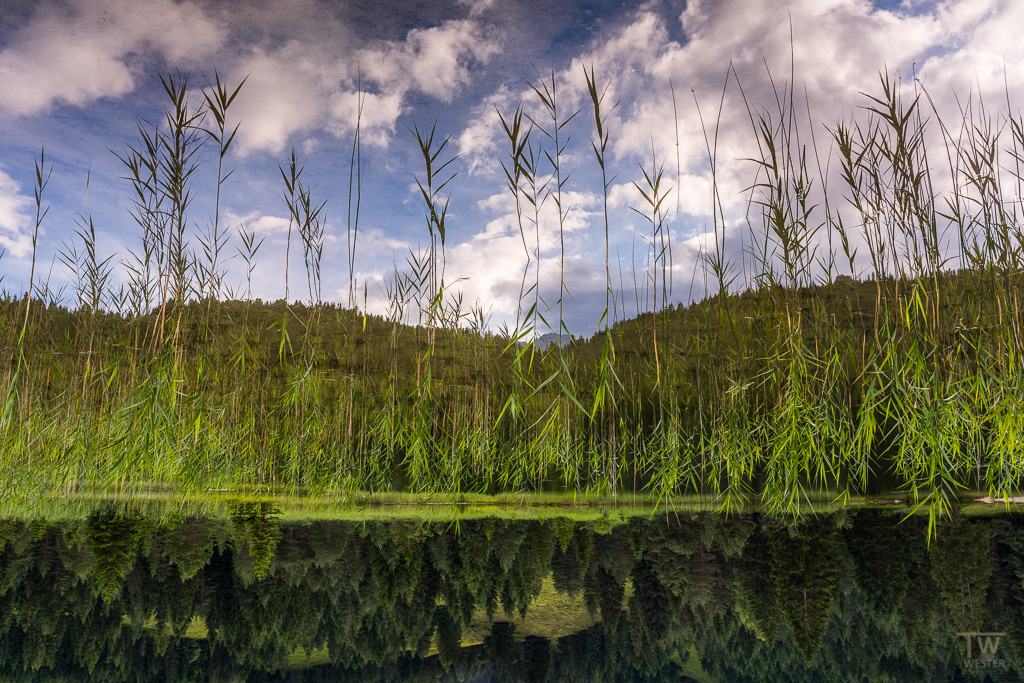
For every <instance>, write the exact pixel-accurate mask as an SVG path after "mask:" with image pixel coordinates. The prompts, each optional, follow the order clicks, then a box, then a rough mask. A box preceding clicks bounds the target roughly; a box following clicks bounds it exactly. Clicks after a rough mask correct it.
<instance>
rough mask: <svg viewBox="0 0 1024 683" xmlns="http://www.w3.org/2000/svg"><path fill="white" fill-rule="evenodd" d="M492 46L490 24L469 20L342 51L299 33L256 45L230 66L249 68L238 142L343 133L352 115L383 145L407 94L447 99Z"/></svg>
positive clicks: (255, 144)
mask: <svg viewBox="0 0 1024 683" xmlns="http://www.w3.org/2000/svg"><path fill="white" fill-rule="evenodd" d="M350 47H351V46H350ZM498 50H499V47H498V43H497V41H496V39H495V36H494V33H493V31H492V30H491V29H489V28H488V27H487V26H485V25H483V24H481V23H479V22H477V21H474V20H455V21H447V22H444V23H443V24H441V25H440V26H434V27H430V28H422V29H413V30H411V31H409V32H408V33H407V34H406V36H405V37H404V38H403V39H402V40H390V41H388V40H380V41H376V42H374V43H372V44H370V45H367V46H364V47H361V48H358V49H355V48H351V49H350V50H349V51H348V52H347V53H346V51H345V50H344V49H343V50H341V51H340V52H339V50H338V46H337V45H334V44H332V45H330V46H325V45H324V44H321V43H317V42H309V41H298V40H295V41H290V42H288V43H286V44H284V45H281V46H275V47H272V48H262V47H257V48H254V49H253V50H252V51H251V53H250V54H249V55H247V56H246V57H245V58H244V59H242V60H241V63H240V64H239V66H238V67H237V69H236V71H237V75H238V76H239V77H240V76H242V75H248V81H246V86H245V88H244V89H243V91H242V93H241V94H240V95H239V97H238V101H237V105H236V107H235V110H236V113H238V114H239V115H240V116H241V117H242V120H244V122H245V125H244V126H243V127H242V129H241V130H240V132H239V143H240V149H241V151H242V152H243V153H250V152H253V151H269V152H271V153H278V152H280V151H281V150H282V149H284V147H285V146H286V145H287V142H288V140H289V139H291V138H292V137H293V136H295V135H298V134H307V133H310V132H314V131H318V130H326V131H327V132H329V133H330V134H332V135H334V136H336V137H347V136H349V135H351V134H352V133H353V131H354V130H355V126H356V122H357V120H358V121H359V124H360V134H361V136H362V137H361V139H362V141H363V143H364V144H370V145H377V146H381V147H383V146H386V145H387V144H388V142H389V141H390V139H391V136H392V134H393V133H394V130H395V124H396V122H397V121H398V118H399V117H400V116H401V115H402V114H403V113H404V112H405V110H406V107H407V100H408V96H409V94H410V93H422V94H425V95H429V96H431V97H434V98H437V99H438V100H440V101H442V102H449V101H451V98H452V97H453V96H454V94H455V93H456V92H457V91H458V90H459V89H460V88H462V87H464V86H465V85H467V84H468V83H469V82H470V80H471V66H472V65H473V64H475V63H478V62H479V63H483V62H486V61H487V60H488V59H490V58H491V57H492V56H494V55H495V54H496V53H497V52H498ZM360 91H361V97H362V109H361V111H360V106H359V104H360Z"/></svg>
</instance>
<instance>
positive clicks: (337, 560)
mask: <svg viewBox="0 0 1024 683" xmlns="http://www.w3.org/2000/svg"><path fill="white" fill-rule="evenodd" d="M547 577H550V579H551V584H552V585H553V586H554V589H555V590H556V591H558V592H559V593H564V594H568V595H573V596H580V597H581V598H582V600H583V602H584V603H585V605H586V607H587V609H588V610H589V611H590V613H591V614H592V616H593V617H594V618H596V619H599V622H598V623H597V625H595V626H593V627H591V628H587V629H584V630H582V631H579V632H576V633H570V634H567V635H564V636H562V637H558V638H551V639H548V638H541V637H536V636H527V637H526V638H525V639H523V638H520V637H519V634H517V632H516V627H515V626H514V625H513V624H511V623H508V622H507V621H506V619H507V617H508V616H513V615H518V616H520V617H522V616H525V615H527V614H528V613H529V612H530V610H531V607H535V604H534V603H535V600H536V598H537V597H538V595H540V593H541V588H542V584H543V581H544V580H545V579H546V578H547ZM0 601H2V606H0V676H2V677H4V678H5V679H12V680H54V679H62V678H67V679H69V680H84V679H89V680H106V681H150V680H158V679H159V680H170V681H173V680H197V681H199V680H204V681H205V680H267V681H270V680H303V681H309V680H325V681H326V680H332V681H333V680H342V681H344V680H352V681H404V680H436V679H442V680H498V681H505V680H531V681H563V680H565V681H600V680H608V681H611V680H683V677H682V676H683V674H682V667H681V663H682V662H684V661H686V659H687V652H688V651H689V650H690V649H691V648H695V650H696V652H697V654H698V656H699V657H700V660H701V663H702V666H703V668H704V670H705V671H706V672H707V673H708V674H709V675H710V676H711V677H712V678H714V679H715V680H719V681H783V680H785V681H865V680H869V681H894V682H896V681H898V682H901V683H902V682H904V681H932V680H960V679H964V680H977V681H984V680H989V681H1002V680H1007V681H1009V680H1019V678H1020V674H1019V673H1018V669H1017V668H1016V665H1015V662H1021V661H1024V660H1022V659H1021V656H1022V654H1024V652H1022V651H1021V649H1022V647H1024V613H1022V611H1024V518H1021V517H1009V516H1007V517H998V518H993V519H965V520H963V521H961V522H958V523H955V524H950V525H948V526H946V527H944V528H942V529H941V530H940V533H939V537H938V540H937V541H934V542H933V543H932V544H931V546H930V547H929V546H928V544H927V543H926V529H925V528H924V525H923V524H921V523H919V522H918V520H916V519H915V518H910V519H908V520H906V521H905V522H902V523H900V517H898V516H893V515H891V514H887V513H884V512H877V511H871V510H859V511H847V512H843V513H836V514H831V515H825V516H818V517H807V518H802V519H798V520H792V519H772V518H766V517H759V516H745V517H732V518H726V517H722V516H719V515H715V514H702V515H697V516H693V517H676V516H670V517H665V516H661V517H656V518H633V519H630V520H629V521H628V522H624V523H621V524H618V525H614V526H613V525H609V524H607V523H604V524H602V523H584V522H572V521H570V520H568V519H555V520H547V521H507V520H500V519H474V520H463V521H461V522H460V523H459V525H458V531H457V532H456V531H455V530H454V529H451V528H450V527H449V526H448V525H443V524H432V523H419V522H410V521H390V522H389V521H370V522H363V523H346V522H317V523H306V524H280V523H279V522H278V521H277V518H276V511H274V510H272V509H271V508H270V507H268V506H266V505H261V504H246V505H239V506H238V507H237V508H236V509H235V510H234V512H233V514H232V515H231V517H230V518H228V519H209V518H202V517H185V518H181V519H176V520H173V521H172V522H167V521H162V522H157V521H153V520H151V519H147V518H145V517H143V516H140V515H137V514H132V513H130V512H128V511H125V510H112V509H106V510H102V511H98V512H96V513H94V514H93V515H92V516H90V517H89V518H88V519H85V520H82V521H76V522H66V521H65V522H61V523H59V524H58V523H52V524H51V523H45V522H39V521H36V522H24V521H5V522H0ZM478 611H483V612H485V613H486V614H487V616H488V617H489V618H490V619H491V620H492V622H493V623H492V625H491V631H490V635H489V636H487V637H486V638H485V640H484V642H483V643H482V644H479V645H473V646H466V647H463V646H462V642H461V641H462V636H463V633H464V630H465V629H466V628H467V626H468V625H469V623H470V621H471V619H472V618H473V615H474V613H475V612H478ZM506 615H507V616H506ZM195 617H199V618H201V619H202V620H204V621H205V624H206V626H207V631H208V637H206V638H196V637H189V635H190V634H189V631H188V629H189V625H190V623H191V622H192V620H193V618H195ZM964 632H1000V633H1006V634H1007V635H1006V636H1004V637H1002V638H1001V640H1000V643H999V648H998V652H997V653H996V654H995V656H994V657H993V656H990V655H985V656H986V657H988V659H989V660H992V661H988V660H986V661H985V662H983V665H984V666H985V667H986V668H985V669H984V670H983V671H981V672H971V671H967V670H966V669H965V657H966V643H965V640H964V638H963V637H959V636H957V634H958V633H964ZM192 635H194V634H192ZM432 646H433V647H432ZM300 648H301V649H302V650H304V651H306V652H311V651H326V653H327V656H328V658H329V661H330V663H329V664H324V665H320V666H314V667H309V668H305V669H289V668H288V666H289V658H290V657H292V655H293V654H294V653H295V652H296V651H297V650H299V649H300ZM974 656H975V657H977V656H978V655H977V654H975V655H974ZM1000 662H1002V663H1003V664H1005V668H1002V667H1001V666H999V664H1000ZM967 664H970V662H967Z"/></svg>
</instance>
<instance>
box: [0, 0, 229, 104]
mask: <svg viewBox="0 0 1024 683" xmlns="http://www.w3.org/2000/svg"><path fill="white" fill-rule="evenodd" d="M222 40H223V31H222V30H221V29H220V28H219V27H218V25H217V24H216V23H215V22H214V21H212V20H211V19H210V17H208V16H207V15H206V14H205V13H204V12H203V10H202V9H201V8H200V7H199V6H198V5H197V4H195V3H193V2H190V1H187V0H186V1H185V2H175V1H174V0H153V1H143V0H131V1H129V2H125V1H123V0H82V2H75V3H70V4H57V3H54V2H45V3H42V4H40V5H39V6H38V8H37V9H36V11H35V14H34V15H33V16H32V18H31V19H30V20H29V22H28V24H27V25H25V26H24V27H23V28H21V29H20V30H19V31H17V32H16V33H15V34H14V35H13V36H12V37H11V40H10V42H9V43H8V44H7V46H6V47H5V48H4V49H3V50H0V109H3V110H5V111H7V112H8V113H10V114H14V115H17V116H28V115H33V114H38V113H40V112H45V111H47V110H48V109H49V108H50V107H51V106H52V105H53V104H54V103H57V102H63V103H67V104H71V105H75V106H83V105H86V104H89V103H90V102H93V101H95V100H97V99H99V98H101V97H117V96H121V95H124V94H125V93H128V92H131V91H132V90H133V89H134V87H135V80H136V77H137V75H138V73H137V72H138V69H137V68H136V66H135V64H136V60H137V55H138V53H140V52H142V51H145V50H153V51H156V52H159V53H160V54H162V55H163V56H164V57H165V58H166V59H167V60H168V62H171V63H175V64H179V65H182V66H184V67H186V68H187V67H188V66H189V65H195V64H197V63H198V62H199V60H202V59H205V58H207V57H208V56H209V55H211V54H212V53H213V51H214V50H215V49H216V48H217V47H218V46H219V45H220V44H221V41H222Z"/></svg>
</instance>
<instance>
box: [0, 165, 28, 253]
mask: <svg viewBox="0 0 1024 683" xmlns="http://www.w3.org/2000/svg"><path fill="white" fill-rule="evenodd" d="M32 204H33V200H32V198H31V197H26V196H25V195H23V194H21V188H20V187H19V185H18V183H17V182H15V180H14V179H13V178H11V177H10V176H9V175H7V174H6V173H4V172H3V171H0V248H3V249H5V250H6V251H7V252H8V253H10V255H11V256H14V257H16V258H22V257H23V256H25V255H27V254H28V253H29V252H30V251H31V249H32V235H31V228H32V217H31V216H30V215H29V211H30V207H31V206H32Z"/></svg>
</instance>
